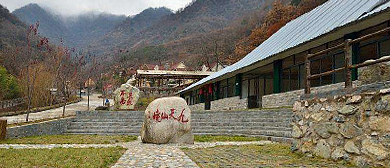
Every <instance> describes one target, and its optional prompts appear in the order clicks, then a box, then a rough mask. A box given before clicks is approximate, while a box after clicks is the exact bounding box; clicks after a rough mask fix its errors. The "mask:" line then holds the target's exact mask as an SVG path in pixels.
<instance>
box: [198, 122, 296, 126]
mask: <svg viewBox="0 0 390 168" xmlns="http://www.w3.org/2000/svg"><path fill="white" fill-rule="evenodd" d="M191 124H192V126H272V127H290V123H289V122H194V121H193V122H192V123H191Z"/></svg>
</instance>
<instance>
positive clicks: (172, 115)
mask: <svg viewBox="0 0 390 168" xmlns="http://www.w3.org/2000/svg"><path fill="white" fill-rule="evenodd" d="M175 111H176V109H174V108H172V109H171V112H170V114H167V113H165V112H160V110H159V109H158V108H157V110H156V111H155V112H153V117H152V118H153V120H155V121H157V122H161V121H162V120H176V121H179V122H181V123H188V121H189V120H188V119H185V116H184V111H185V109H183V110H182V111H181V113H180V115H179V116H178V117H175ZM150 113H151V112H150V111H149V114H150ZM149 118H150V115H149Z"/></svg>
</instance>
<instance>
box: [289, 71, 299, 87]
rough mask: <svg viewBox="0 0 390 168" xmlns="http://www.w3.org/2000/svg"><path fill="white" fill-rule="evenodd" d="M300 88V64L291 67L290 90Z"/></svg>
mask: <svg viewBox="0 0 390 168" xmlns="http://www.w3.org/2000/svg"><path fill="white" fill-rule="evenodd" d="M298 89H299V66H294V67H291V70H290V90H298Z"/></svg>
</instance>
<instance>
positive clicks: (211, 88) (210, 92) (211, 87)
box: [209, 84, 213, 94]
mask: <svg viewBox="0 0 390 168" xmlns="http://www.w3.org/2000/svg"><path fill="white" fill-rule="evenodd" d="M212 93H213V85H212V84H210V85H209V94H212Z"/></svg>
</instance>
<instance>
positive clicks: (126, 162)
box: [0, 139, 272, 168]
mask: <svg viewBox="0 0 390 168" xmlns="http://www.w3.org/2000/svg"><path fill="white" fill-rule="evenodd" d="M271 143H272V142H270V141H255V142H202V143H198V142H196V143H195V144H194V145H175V144H168V145H155V144H144V143H142V142H141V141H140V140H139V139H138V140H137V141H134V142H129V143H121V144H47V145H46V144H45V145H41V144H36V145H33V144H0V148H5V149H10V148H12V149H53V148H108V147H117V146H121V147H124V148H127V151H126V152H125V153H124V155H123V156H122V157H121V158H120V159H119V160H118V162H117V163H116V164H115V165H114V166H113V167H115V168H122V167H137V168H138V167H198V166H197V164H196V163H195V162H194V161H192V160H191V159H190V158H189V157H188V156H187V155H186V154H185V153H184V152H183V151H182V148H188V149H198V148H210V147H215V146H220V145H249V144H259V145H264V144H271Z"/></svg>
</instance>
